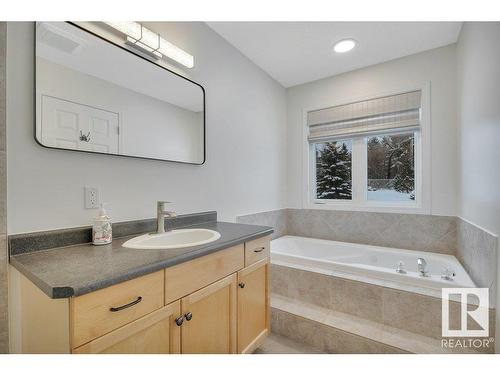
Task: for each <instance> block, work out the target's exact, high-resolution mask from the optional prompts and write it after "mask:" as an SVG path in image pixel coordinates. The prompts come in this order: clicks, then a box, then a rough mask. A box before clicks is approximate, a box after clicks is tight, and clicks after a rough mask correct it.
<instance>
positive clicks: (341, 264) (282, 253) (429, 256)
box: [271, 236, 475, 297]
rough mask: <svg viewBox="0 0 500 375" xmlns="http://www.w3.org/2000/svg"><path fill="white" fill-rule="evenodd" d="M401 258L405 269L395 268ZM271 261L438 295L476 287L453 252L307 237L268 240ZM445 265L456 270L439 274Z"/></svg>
mask: <svg viewBox="0 0 500 375" xmlns="http://www.w3.org/2000/svg"><path fill="white" fill-rule="evenodd" d="M417 258H424V259H425V261H426V262H427V270H428V274H427V276H425V277H423V276H420V274H419V273H418V272H417ZM400 262H403V264H404V266H403V269H404V270H405V273H398V272H396V269H397V268H398V265H399V264H400ZM271 263H273V264H277V265H282V266H287V267H294V268H299V269H303V270H306V271H313V272H319V273H323V274H328V275H332V276H338V277H343V278H348V279H353V280H358V281H362V282H369V283H372V284H377V285H381V286H386V287H392V288H397V289H403V290H408V291H411V292H417V293H422V294H426V295H431V296H436V297H440V296H441V288H460V287H463V288H474V287H475V284H474V282H473V281H472V279H471V278H470V277H469V275H468V274H467V272H466V271H465V269H464V268H463V267H462V265H461V264H460V262H459V261H458V260H457V259H456V258H455V257H454V256H452V255H444V254H438V253H431V252H423V251H413V250H404V249H395V248H388V247H379V246H370V245H362V244H355V243H347V242H338V241H328V240H319V239H314V238H306V237H296V236H283V237H280V238H277V239H275V240H273V241H271ZM445 267H447V268H448V269H449V270H452V271H453V272H454V273H455V276H454V277H453V280H444V279H442V278H441V274H442V270H443V268H445Z"/></svg>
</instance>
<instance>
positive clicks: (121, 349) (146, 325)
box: [73, 301, 181, 354]
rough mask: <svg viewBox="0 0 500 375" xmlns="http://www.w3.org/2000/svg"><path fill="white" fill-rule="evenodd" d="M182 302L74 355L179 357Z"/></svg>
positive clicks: (80, 348) (97, 340)
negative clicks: (178, 320) (179, 321)
mask: <svg viewBox="0 0 500 375" xmlns="http://www.w3.org/2000/svg"><path fill="white" fill-rule="evenodd" d="M180 313H181V309H180V301H176V302H173V303H171V304H170V305H167V306H165V307H163V308H161V309H159V310H156V311H154V312H152V313H151V314H148V315H146V316H144V317H142V318H140V319H137V320H135V321H133V322H132V323H129V324H127V325H125V326H123V327H120V328H118V329H116V330H114V331H112V332H110V333H108V334H106V335H104V336H101V337H99V338H97V339H95V340H93V341H91V342H89V343H87V344H85V345H82V346H80V347H78V348H76V349H73V353H75V354H99V353H103V354H176V353H180V335H181V333H180V327H179V326H177V324H176V323H175V319H176V318H178V317H179V316H180Z"/></svg>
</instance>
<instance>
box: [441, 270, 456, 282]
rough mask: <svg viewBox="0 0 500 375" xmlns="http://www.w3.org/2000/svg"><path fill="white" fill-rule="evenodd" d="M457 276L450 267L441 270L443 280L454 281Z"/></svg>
mask: <svg viewBox="0 0 500 375" xmlns="http://www.w3.org/2000/svg"><path fill="white" fill-rule="evenodd" d="M455 276H456V274H455V272H454V271H453V270H452V269H451V268H449V267H443V269H442V270H441V278H442V279H443V280H448V281H452V280H453V278H454V277H455Z"/></svg>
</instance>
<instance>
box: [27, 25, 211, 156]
mask: <svg viewBox="0 0 500 375" xmlns="http://www.w3.org/2000/svg"><path fill="white" fill-rule="evenodd" d="M66 23H67V24H70V25H72V26H74V27H76V28H78V29H80V30H82V31H84V32H86V33H88V34H90V35H93V36H95V37H97V38H99V39H101V40H103V41H105V42H107V43H109V44H111V45H113V46H115V47H118V48H120V49H122V50H124V51H126V52H128V53H130V54H132V55H134V56H136V57H138V58H140V59H142V60H144V61H147V62H148V63H150V64H154V65H156V66H157V67H159V68H161V69H164V70H165V71H167V72H169V73H171V74H174V75H176V76H177V77H179V78H182V79H184V80H186V81H188V82H190V83H192V84H194V85H196V86H198V87H199V88H200V89H201V92H202V94H203V161H202V162H201V163H190V162H186V161H179V160H168V159H156V158H148V157H144V156H133V155H120V154H108V153H105V152H95V151H85V150H71V149H65V148H58V147H52V146H46V145H44V144H42V143H41V142H40V141H39V140H38V138H37V137H36V122H37V117H36V113H37V112H36V73H37V69H36V22H33V36H34V40H33V80H34V81H33V109H34V111H33V120H34V121H33V122H34V132H33V135H34V138H35V142H36V143H37V144H39V145H40V146H42V147H44V148H47V149H52V150H59V151H70V152H83V153H87V154H95V155H107V156H118V157H126V158H134V159H143V160H156V161H163V162H170V163H181V164H190V165H203V164H205V162H206V160H207V133H206V130H207V126H206V124H207V122H206V116H207V114H206V99H205V88H204V87H203V86H202V85H200V84H199V83H197V82H195V81H193V80H191V79H189V78H186V77H184V76H182V75H181V74H178V73H176V72H174V71H172V70H170V69H168V68H166V67H164V66H162V65H160V64H158V63H155V62H154V61H151V60H150V59H148V58H146V57H144V56H142V55H140V54H139V53H135V52H134V51H132V50H130V49H128V48H125V47H124V46H121V45H119V44H117V43H115V42H112V41H111V40H109V39H106V38H104V37H103V36H101V35H99V34H96V33H94V32H92V31H90V30H88V29H85V28H84V27H81V26H79V25H77V24H75V23H74V22H71V21H66Z"/></svg>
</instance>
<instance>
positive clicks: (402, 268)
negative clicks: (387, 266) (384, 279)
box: [396, 260, 406, 274]
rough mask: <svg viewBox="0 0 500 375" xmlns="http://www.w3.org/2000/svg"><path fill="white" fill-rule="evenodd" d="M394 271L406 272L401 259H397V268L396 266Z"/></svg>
mask: <svg viewBox="0 0 500 375" xmlns="http://www.w3.org/2000/svg"><path fill="white" fill-rule="evenodd" d="M396 272H397V273H403V274H404V273H406V270H405V262H403V261H402V260H400V261H399V263H398V268H396Z"/></svg>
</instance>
